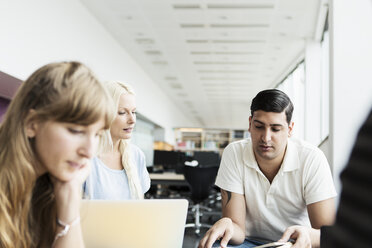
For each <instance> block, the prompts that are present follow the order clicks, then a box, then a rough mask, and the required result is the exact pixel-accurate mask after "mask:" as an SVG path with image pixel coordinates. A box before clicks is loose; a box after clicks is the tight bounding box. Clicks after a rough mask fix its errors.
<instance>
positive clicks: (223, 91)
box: [81, 0, 319, 128]
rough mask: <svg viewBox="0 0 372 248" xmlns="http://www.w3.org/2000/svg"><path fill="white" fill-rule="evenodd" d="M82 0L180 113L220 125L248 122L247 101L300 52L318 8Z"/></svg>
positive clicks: (300, 0) (250, 1)
mask: <svg viewBox="0 0 372 248" xmlns="http://www.w3.org/2000/svg"><path fill="white" fill-rule="evenodd" d="M81 1H82V2H83V4H84V5H85V6H86V7H87V9H88V10H89V11H91V13H92V14H93V15H94V16H95V17H96V18H97V19H98V20H99V21H100V22H101V23H102V24H103V25H104V26H105V27H106V28H107V30H108V31H109V32H110V33H111V34H112V36H113V37H114V38H116V39H117V40H118V42H119V43H120V44H121V46H122V47H123V48H124V49H125V50H126V51H127V52H128V53H129V54H130V55H131V56H132V57H133V58H134V59H135V60H136V61H137V63H138V64H139V65H140V66H141V67H142V68H143V69H144V71H145V72H146V73H147V74H148V75H149V76H150V77H151V78H152V79H153V81H154V82H155V83H157V84H158V85H159V87H160V88H161V89H162V90H163V91H164V92H165V93H166V94H167V95H168V96H169V97H170V98H171V100H172V101H173V102H174V104H175V105H176V106H178V107H179V108H180V110H182V111H183V112H184V113H185V115H186V116H187V117H189V118H193V119H194V120H195V121H196V122H198V123H199V124H200V126H201V127H220V128H237V127H240V128H246V127H247V125H248V116H249V105H250V100H251V99H252V97H253V96H254V95H255V94H256V93H257V92H258V91H259V90H262V89H265V88H267V87H273V86H274V85H276V84H277V83H278V80H279V78H280V76H282V74H283V72H284V71H286V70H287V68H288V67H289V66H290V65H291V63H293V61H294V59H295V58H297V57H298V56H299V54H301V53H303V51H304V46H305V40H306V39H309V38H312V37H313V36H314V30H315V25H316V22H317V12H318V8H319V1H318V0H312V1H307V0H275V1H274V0H214V1H209V0H200V1H196V0H195V1H190V0H157V1H153V0H81ZM134 87H135V86H134ZM138 94H140V92H139V93H138Z"/></svg>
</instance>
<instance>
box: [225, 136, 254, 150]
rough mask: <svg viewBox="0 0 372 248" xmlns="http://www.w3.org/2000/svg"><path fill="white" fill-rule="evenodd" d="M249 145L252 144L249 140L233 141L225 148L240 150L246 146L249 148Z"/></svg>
mask: <svg viewBox="0 0 372 248" xmlns="http://www.w3.org/2000/svg"><path fill="white" fill-rule="evenodd" d="M251 144H252V141H251V138H247V139H242V140H237V141H233V142H231V143H230V144H229V145H228V146H227V147H230V148H238V147H242V148H244V147H246V146H250V145H251Z"/></svg>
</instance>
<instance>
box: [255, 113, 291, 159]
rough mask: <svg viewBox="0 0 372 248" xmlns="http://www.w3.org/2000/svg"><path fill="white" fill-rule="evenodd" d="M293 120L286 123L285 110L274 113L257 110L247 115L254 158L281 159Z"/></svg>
mask: <svg viewBox="0 0 372 248" xmlns="http://www.w3.org/2000/svg"><path fill="white" fill-rule="evenodd" d="M292 129H293V122H291V124H290V125H288V123H287V120H286V115H285V112H284V111H283V112H281V113H274V112H265V111H262V110H257V111H255V112H254V113H253V116H251V117H249V129H248V130H249V131H250V133H251V137H252V144H253V151H254V154H255V156H256V160H257V159H259V160H267V161H269V160H275V159H278V160H279V159H280V160H281V159H282V158H283V156H284V153H285V149H286V146H287V139H288V137H289V136H290V135H291V133H292Z"/></svg>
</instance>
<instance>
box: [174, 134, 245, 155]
mask: <svg viewBox="0 0 372 248" xmlns="http://www.w3.org/2000/svg"><path fill="white" fill-rule="evenodd" d="M247 137H249V132H248V131H247V130H233V129H209V128H176V129H175V138H176V145H175V147H174V149H175V150H181V151H219V152H222V150H223V149H224V148H225V147H226V146H227V145H228V144H229V143H231V142H233V141H236V140H240V139H244V138H247Z"/></svg>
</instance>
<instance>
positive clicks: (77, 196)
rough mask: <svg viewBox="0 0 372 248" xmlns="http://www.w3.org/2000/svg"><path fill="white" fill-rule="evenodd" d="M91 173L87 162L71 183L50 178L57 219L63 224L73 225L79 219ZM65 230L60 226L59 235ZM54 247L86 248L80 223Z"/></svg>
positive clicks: (56, 242) (56, 241)
mask: <svg viewBox="0 0 372 248" xmlns="http://www.w3.org/2000/svg"><path fill="white" fill-rule="evenodd" d="M89 173H90V161H89V162H87V164H85V165H84V166H83V167H82V168H81V169H80V170H79V171H78V172H77V173H76V175H75V177H74V178H73V179H72V180H70V181H66V182H63V181H60V180H58V179H57V178H55V177H53V176H50V177H51V180H52V183H53V186H54V194H55V197H56V206H57V218H58V219H59V220H60V221H61V222H63V223H67V224H71V223H73V222H74V221H76V220H77V219H78V218H79V216H80V201H81V198H82V192H81V190H82V184H83V183H84V181H85V179H86V178H87V177H88V175H89ZM63 229H64V228H63V227H62V226H58V228H57V233H61V231H62V230H63ZM57 233H56V235H57ZM56 237H57V236H56ZM54 247H55V248H57V247H58V248H59V247H84V242H83V237H82V232H81V226H80V223H77V225H73V226H71V228H70V230H69V231H68V233H67V234H66V235H65V236H62V237H60V238H58V239H57V240H55V243H54Z"/></svg>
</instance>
